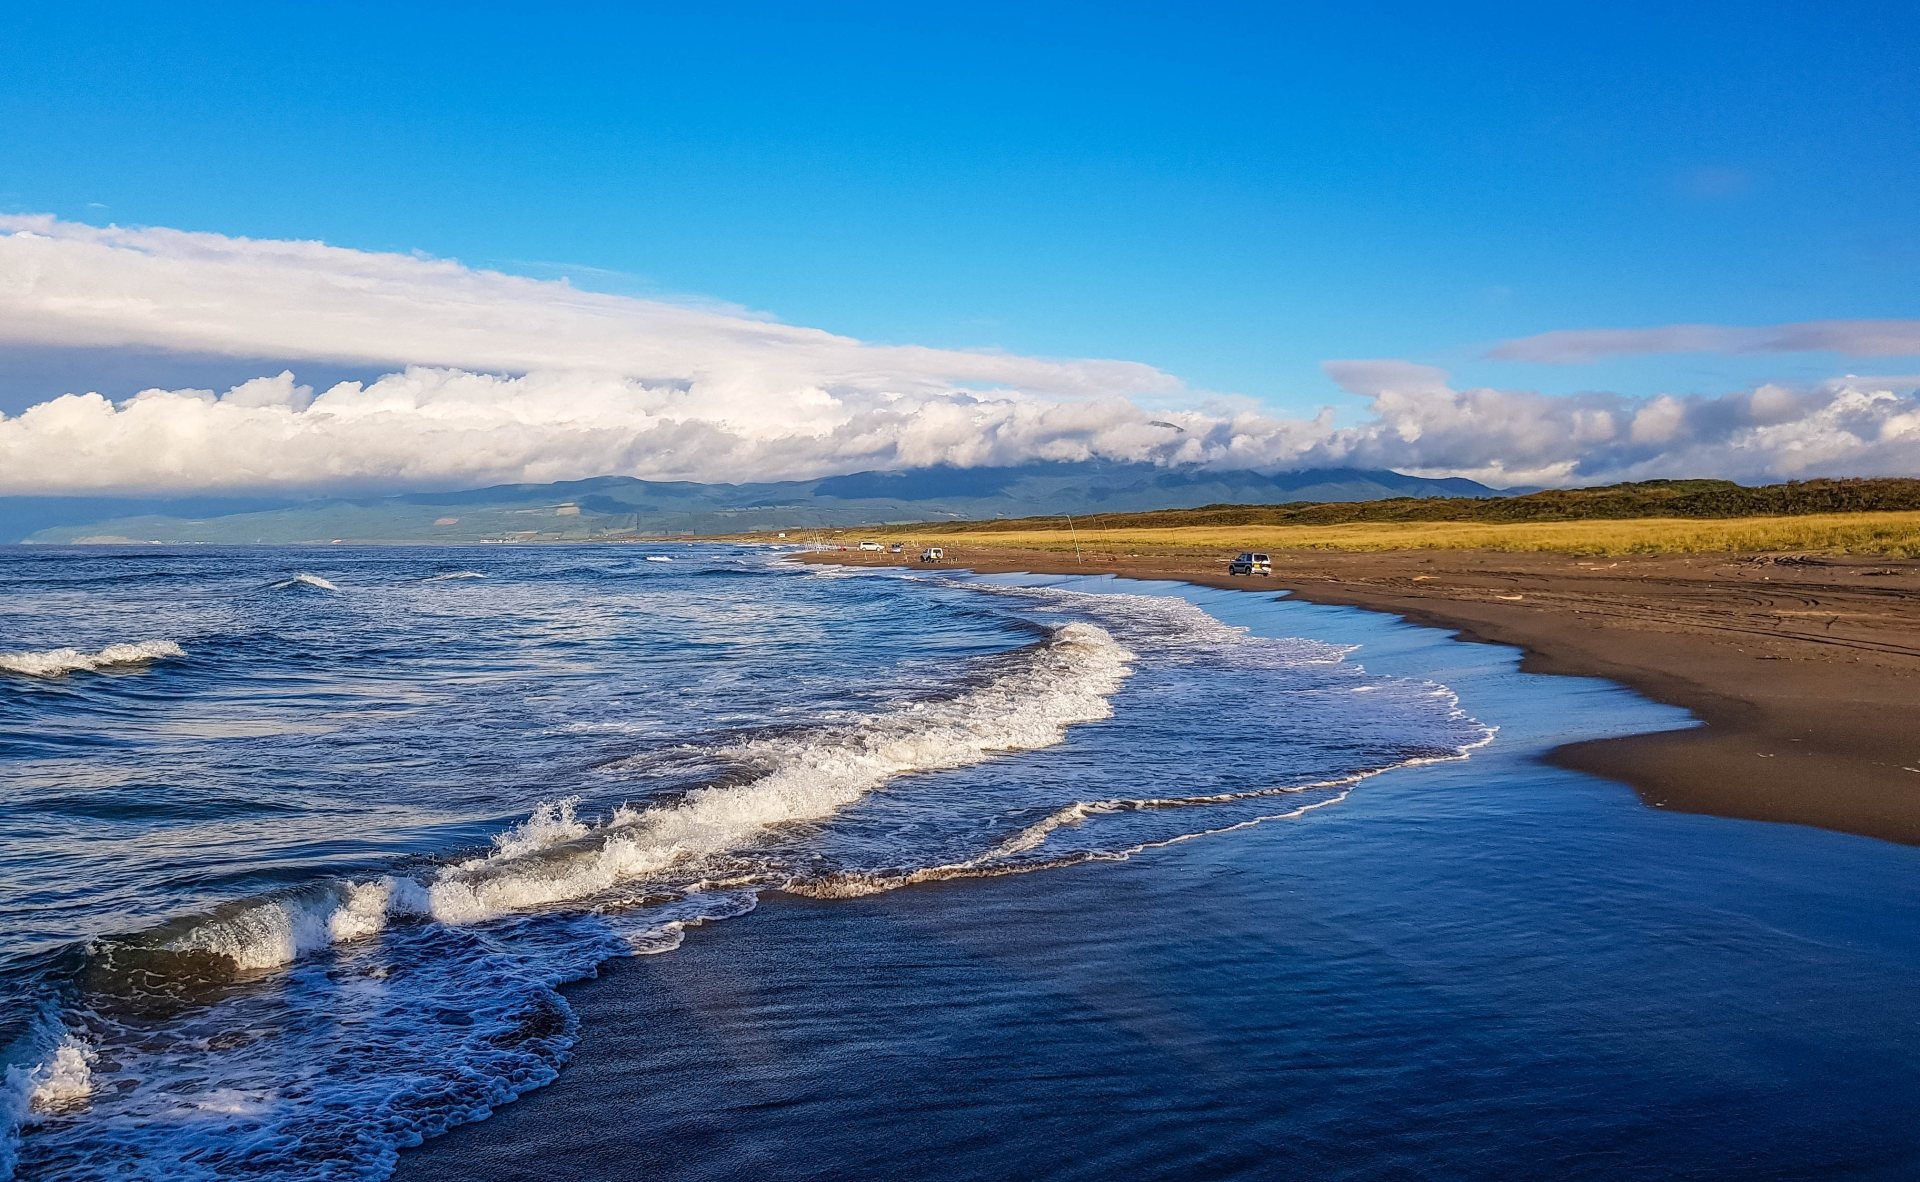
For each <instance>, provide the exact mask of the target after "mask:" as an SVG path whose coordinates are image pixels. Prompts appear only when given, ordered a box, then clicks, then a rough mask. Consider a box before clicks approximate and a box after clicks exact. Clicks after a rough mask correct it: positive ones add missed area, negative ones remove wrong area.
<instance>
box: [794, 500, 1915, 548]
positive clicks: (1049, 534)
mask: <svg viewBox="0 0 1920 1182" xmlns="http://www.w3.org/2000/svg"><path fill="white" fill-rule="evenodd" d="M1075 524H1076V525H1077V526H1078V527H1079V528H1078V531H1077V534H1078V540H1079V544H1080V546H1081V547H1082V548H1083V549H1087V550H1098V551H1101V552H1109V553H1110V552H1114V551H1125V552H1129V553H1159V554H1177V553H1181V552H1193V553H1214V552H1218V551H1222V550H1509V551H1556V552H1560V553H1567V554H1702V553H1749V552H1769V551H1783V550H1784V551H1807V552H1818V553H1829V554H1878V555H1886V556H1889V557H1902V558H1916V557H1920V512H1913V511H1909V512H1893V513H1820V514H1807V515H1803V516H1795V517H1739V518H1730V519H1699V518H1671V517H1652V518H1637V519H1630V520H1598V521H1596V520H1586V521H1553V522H1523V523H1516V524H1500V523H1490V522H1467V521H1433V522H1358V523H1350V524H1343V525H1245V526H1171V527H1158V528H1148V529H1141V528H1126V529H1110V530H1109V529H1102V528H1101V527H1100V519H1099V518H1097V517H1094V518H1076V519H1075ZM974 528H975V529H978V526H975V527H974ZM823 536H825V537H828V538H831V539H832V540H833V541H835V542H836V543H847V544H851V543H852V542H853V541H856V540H858V539H861V538H873V539H876V540H878V541H884V542H908V543H911V544H914V545H916V546H917V545H941V544H953V545H959V546H965V547H967V548H968V549H973V548H975V547H983V548H1010V549H1011V548H1017V549H1022V550H1053V551H1064V552H1071V551H1072V550H1073V548H1074V540H1075V534H1074V533H1071V532H1069V531H1068V529H1067V527H1066V524H1065V522H1064V521H1063V522H1062V523H1061V525H1060V527H1059V528H1057V529H1032V528H1022V529H1008V530H1004V531H998V530H987V531H982V532H973V531H972V530H969V531H968V532H966V533H957V532H956V533H952V534H948V533H945V532H944V531H942V530H941V529H940V528H939V527H938V526H901V527H894V526H877V527H871V528H868V529H864V530H837V531H832V532H830V533H827V534H825V535H823Z"/></svg>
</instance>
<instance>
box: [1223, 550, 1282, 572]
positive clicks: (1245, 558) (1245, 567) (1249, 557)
mask: <svg viewBox="0 0 1920 1182" xmlns="http://www.w3.org/2000/svg"><path fill="white" fill-rule="evenodd" d="M1227 573H1228V574H1230V575H1270V574H1272V573H1273V559H1271V558H1270V557H1268V556H1267V555H1265V554H1256V553H1254V552H1253V551H1251V550H1242V551H1241V552H1240V553H1239V555H1238V556H1236V557H1235V558H1234V560H1233V561H1232V562H1229V563H1228V564H1227Z"/></svg>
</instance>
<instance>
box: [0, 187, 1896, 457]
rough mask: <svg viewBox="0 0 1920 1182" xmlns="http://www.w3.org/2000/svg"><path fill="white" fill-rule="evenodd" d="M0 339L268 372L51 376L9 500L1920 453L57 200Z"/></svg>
mask: <svg viewBox="0 0 1920 1182" xmlns="http://www.w3.org/2000/svg"><path fill="white" fill-rule="evenodd" d="M9 345H11V346H14V347H19V348H35V349H45V348H68V349H73V348H101V349H114V350H145V351H147V352H148V353H149V354H151V353H152V352H153V351H155V350H160V351H166V352H168V353H180V354H194V355H209V354H212V355H224V356H228V357H233V358H259V357H273V358H279V359H283V360H284V362H285V368H284V370H281V369H280V367H279V366H278V365H275V366H273V367H270V368H268V370H267V372H264V373H262V374H261V376H259V377H257V378H254V379H252V380H249V381H244V382H241V383H239V384H237V385H233V386H231V387H230V388H228V389H226V390H224V391H215V390H210V389H151V390H146V391H143V392H142V393H140V394H138V395H136V396H134V397H132V398H129V399H125V400H122V401H118V402H115V401H112V400H109V399H107V398H105V397H102V396H101V395H99V394H97V393H80V392H75V393H64V394H59V395H58V396H55V397H49V398H47V399H46V400H45V401H42V402H39V403H37V404H35V405H33V406H30V407H29V408H28V409H26V410H25V411H24V412H23V413H21V414H19V415H16V416H13V417H11V418H9V417H5V416H0V493H15V494H19V493H27V494H35V493H88V492H109V491H112V492H160V491H183V490H209V491H210V490H223V491H243V490H266V489H314V490H321V489H357V490H368V491H372V490H390V489H399V488H408V487H413V488H422V487H438V488H447V487H458V486H471V485H476V484H483V483H493V482H507V481H548V480H560V479H571V478H578V477H585V476H596V475H603V474H623V475H632V476H641V477H649V478H656V479H692V480H732V481H742V480H774V479H783V478H795V477H806V476H818V475H827V474H832V473H838V472H849V471H856V470H861V469H875V468H878V469H893V468H909V467H922V466H927V465H933V464H954V465H959V466H980V465H997V464H1013V463H1021V462H1026V461H1031V460H1069V461H1070V460H1082V459H1089V458H1096V457H1097V458H1104V459H1114V460H1134V461H1148V462H1153V463H1158V464H1204V465H1212V466H1216V467H1223V468H1257V469H1266V470H1277V469H1297V468H1303V467H1319V466H1341V465H1352V466H1363V467H1385V468H1395V469H1399V470H1402V471H1413V472H1418V473H1422V474H1432V475H1465V476H1471V477H1475V478H1478V479H1482V480H1485V481H1487V482H1488V483H1491V484H1497V485H1508V484H1514V483H1528V484H1533V483H1592V482H1598V481H1602V480H1610V479H1622V478H1635V477H1645V476H1679V475H1725V476H1733V477H1737V478H1742V479H1769V478H1780V477H1792V476H1807V475H1835V474H1874V473H1893V472H1912V471H1914V470H1916V469H1920V403H1917V402H1916V397H1915V395H1914V392H1913V389H1912V383H1910V382H1909V383H1906V384H1905V385H1904V386H1902V385H1901V384H1900V383H1896V382H1872V381H1865V380H1859V379H1845V380H1839V381H1836V382H1832V383H1827V384H1824V385H1821V386H1817V387H1810V388H1786V387H1776V386H1764V387H1761V388H1760V389H1757V390H1751V391H1742V392H1736V393H1732V394H1727V395H1725V396H1722V397H1718V398H1676V397H1665V396H1662V397H1656V398H1631V397H1626V396H1621V395H1614V394H1588V395H1577V396H1572V397H1550V396H1546V395H1542V394H1539V393H1534V392H1530V391H1517V390H1498V389H1489V388H1470V389H1458V388H1455V386H1454V385H1453V384H1452V382H1451V380H1450V378H1449V376H1448V375H1447V374H1446V373H1445V372H1443V371H1441V370H1438V369H1434V368H1432V367H1428V366H1421V365H1416V364H1412V363H1409V362H1404V361H1382V360H1373V361H1365V360H1359V361H1338V362H1329V363H1327V367H1326V368H1327V372H1328V373H1329V374H1330V375H1331V376H1332V377H1333V378H1334V380H1335V381H1336V382H1338V383H1339V384H1340V385H1341V386H1342V387H1343V388H1344V389H1346V390H1347V391H1348V392H1350V393H1351V394H1354V395H1356V396H1358V397H1359V398H1361V399H1362V400H1364V402H1365V405H1366V407H1367V408H1368V411H1369V415H1368V417H1367V418H1366V419H1365V420H1364V421H1362V422H1359V423H1358V424H1357V425H1346V426H1342V425H1340V424H1339V423H1338V421H1337V416H1336V415H1335V413H1334V412H1333V411H1332V410H1331V409H1329V410H1326V411H1323V412H1321V413H1320V414H1319V415H1317V416H1315V417H1313V418H1311V419H1291V418H1281V417H1276V416H1272V415H1268V414H1263V413H1260V412H1259V411H1258V410H1257V409H1253V408H1251V407H1250V406H1247V405H1241V404H1235V403H1230V402H1226V401H1223V400H1219V399H1211V400H1209V399H1206V398H1204V397H1203V396H1202V394H1201V393H1200V392H1197V391H1193V390H1190V389H1188V388H1187V387H1185V386H1184V385H1183V384H1182V383H1180V382H1179V381H1178V380H1177V379H1175V378H1173V377H1170V376H1169V375H1167V374H1165V373H1162V372H1160V371H1159V370H1156V369H1154V368H1152V367H1149V366H1144V365H1138V364H1134V363H1130V362H1124V361H1074V360H1049V359H1043V358H1030V357H1020V356H1013V355H1007V354H1000V353H992V352H978V351H974V352H969V351H958V350H940V349H926V348H917V347H911V346H888V345H870V344H865V343H862V342H860V341H856V340H852V339H849V338H846V337H841V336H836V335H834V334H831V333H826V332H821V331H818V330H814V329H807V328H797V327H794V326H790V325H784V324H779V323H776V322H774V321H771V320H768V319H765V318H763V317H757V316H754V315H751V314H749V313H745V312H742V311H739V310H737V309H726V308H716V307H713V306H690V305H683V304H675V303H672V302H668V301H659V300H640V299H632V298H628V297H621V296H610V295H601V294H596V293H590V292H582V291H579V290H577V289H575V288H573V287H571V286H569V285H567V284H565V283H557V282H551V281H541V280H533V279H525V278H520V277H515V276H508V275H501V274H496V273H491V272H485V271H476V270H472V269H470V268H466V267H463V266H460V265H459V264H457V263H451V262H446V261H441V260H433V259H423V258H416V257H413V256H408V255H392V254H370V253H366V252H360V251H352V250H343V249H340V248H336V247H328V246H324V245H320V244H317V243H301V242H261V241H251V240H246V239H237V238H226V237H222V236H219V235H210V234H187V233H181V232H178V231H172V230H122V229H115V228H107V229H101V228H97V227H90V226H79V225H74V224H71V223H63V222H57V221H54V220H52V219H48V218H12V219H0V349H4V348H6V347H7V346H9ZM339 363H354V364H356V365H363V366H368V367H370V368H369V369H368V370H367V372H368V373H379V372H381V371H383V370H385V371H387V372H385V375H384V376H380V377H377V378H370V379H368V380H359V381H345V382H337V383H335V384H332V385H330V386H327V387H326V388H315V387H313V386H309V385H305V384H302V382H301V381H300V380H299V377H298V376H297V375H298V373H299V372H301V370H302V369H303V368H309V367H311V368H323V369H324V368H326V367H327V366H328V365H334V366H337V365H338V364H339ZM336 372H337V369H336ZM1182 405H1184V406H1185V407H1186V409H1178V407H1180V406H1182ZM1148 407H1151V410H1149V409H1147V408H1148Z"/></svg>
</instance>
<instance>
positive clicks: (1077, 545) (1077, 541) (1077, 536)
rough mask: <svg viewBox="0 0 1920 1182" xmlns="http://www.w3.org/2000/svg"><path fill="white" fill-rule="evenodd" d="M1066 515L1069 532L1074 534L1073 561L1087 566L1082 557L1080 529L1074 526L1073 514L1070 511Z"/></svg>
mask: <svg viewBox="0 0 1920 1182" xmlns="http://www.w3.org/2000/svg"><path fill="white" fill-rule="evenodd" d="M1066 516H1067V532H1068V533H1069V534H1072V535H1073V561H1074V563H1075V564H1076V565H1079V566H1085V565H1086V563H1085V561H1084V560H1082V559H1081V557H1080V531H1079V530H1076V529H1074V528H1073V514H1071V513H1069V514H1067V515H1066Z"/></svg>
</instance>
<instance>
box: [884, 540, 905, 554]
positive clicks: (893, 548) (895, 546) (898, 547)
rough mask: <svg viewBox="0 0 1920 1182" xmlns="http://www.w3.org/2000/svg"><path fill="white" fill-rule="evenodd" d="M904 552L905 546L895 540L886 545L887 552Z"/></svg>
mask: <svg viewBox="0 0 1920 1182" xmlns="http://www.w3.org/2000/svg"><path fill="white" fill-rule="evenodd" d="M906 552H907V548H906V547H905V546H904V545H902V544H901V543H899V542H895V543H894V544H893V545H891V546H888V547H887V553H889V554H905V553H906Z"/></svg>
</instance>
